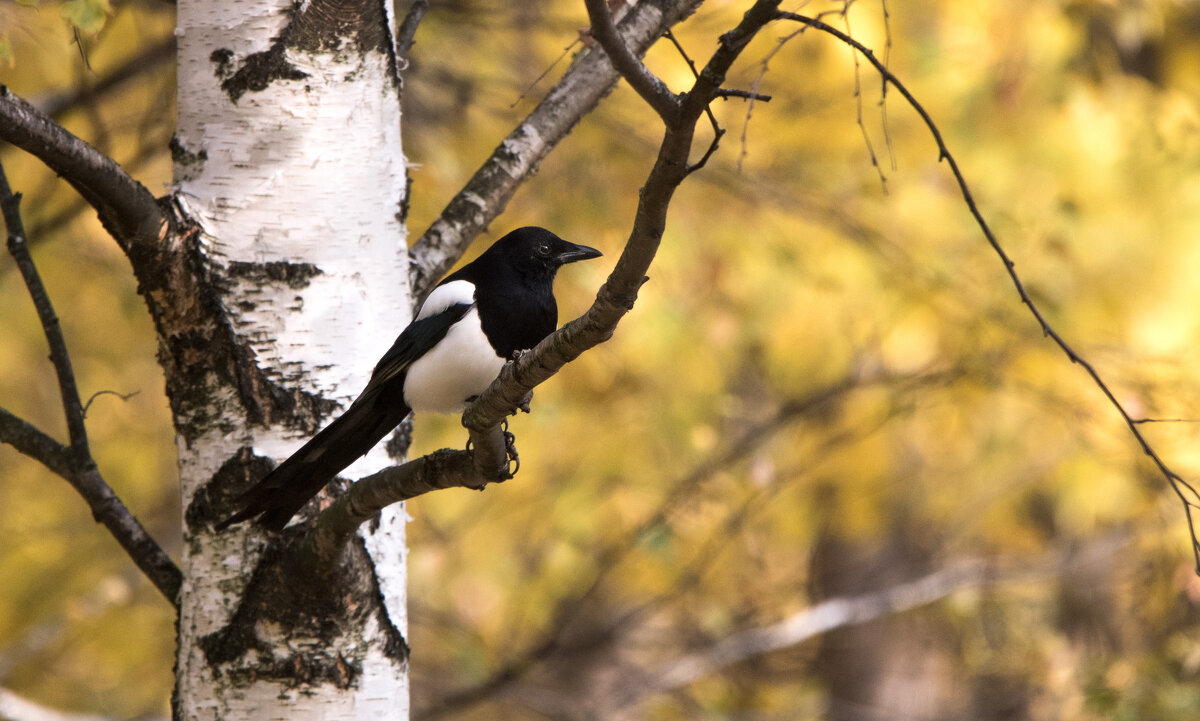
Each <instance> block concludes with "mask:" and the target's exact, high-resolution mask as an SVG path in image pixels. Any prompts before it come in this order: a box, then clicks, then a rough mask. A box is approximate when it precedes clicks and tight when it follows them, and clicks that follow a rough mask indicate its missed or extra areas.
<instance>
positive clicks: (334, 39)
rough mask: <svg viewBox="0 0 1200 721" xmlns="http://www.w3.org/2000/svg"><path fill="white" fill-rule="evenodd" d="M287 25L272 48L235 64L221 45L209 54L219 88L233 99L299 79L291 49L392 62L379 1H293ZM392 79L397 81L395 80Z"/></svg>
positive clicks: (392, 53)
mask: <svg viewBox="0 0 1200 721" xmlns="http://www.w3.org/2000/svg"><path fill="white" fill-rule="evenodd" d="M288 17H289V19H288V23H287V25H286V26H285V27H284V29H283V31H282V32H280V33H279V36H278V37H275V38H273V39H272V42H271V46H270V47H269V48H268V49H266V50H264V51H261V52H257V53H252V54H250V55H247V56H246V57H245V58H243V59H242V61H241V62H240V63H237V67H236V69H235V68H234V65H235V63H234V62H233V53H232V52H230V51H228V50H226V49H224V48H221V49H219V50H216V51H214V52H213V54H212V55H210V56H209V60H211V61H212V62H213V63H214V64H215V65H216V73H217V77H219V78H223V80H222V82H221V88H222V89H223V90H224V91H225V93H226V94H227V95H228V96H229V99H230V100H232V101H233V102H234V103H236V102H237V101H238V99H240V98H241V97H242V95H244V94H246V93H247V92H258V91H261V90H266V89H267V88H268V87H270V86H271V84H272V83H274V82H275V81H277V80H303V79H305V78H307V77H308V74H307V73H305V72H304V71H302V70H300V69H299V68H297V67H296V66H295V65H293V64H292V63H291V62H289V61H288V59H287V54H288V52H289V51H295V52H304V53H308V54H318V53H334V54H340V53H345V52H347V50H348V48H351V47H352V48H354V50H355V51H356V52H358V53H359V54H360V55H366V54H368V53H372V52H378V53H383V54H385V55H387V56H388V57H389V62H390V64H391V66H393V67H394V66H395V59H394V58H393V57H392V56H393V55H394V50H393V48H392V47H391V35H390V30H389V28H388V25H387V15H386V14H385V12H384V9H383V5H382V3H380V2H379V1H378V0H311V2H305V3H301V2H296V3H294V4H293V5H292V7H291V9H290V10H289V11H288ZM393 82H395V79H394V78H393Z"/></svg>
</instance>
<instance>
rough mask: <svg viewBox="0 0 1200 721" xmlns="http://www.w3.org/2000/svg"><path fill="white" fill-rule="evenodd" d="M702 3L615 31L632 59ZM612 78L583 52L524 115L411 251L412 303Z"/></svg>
mask: <svg viewBox="0 0 1200 721" xmlns="http://www.w3.org/2000/svg"><path fill="white" fill-rule="evenodd" d="M700 1H701V0H643V1H642V2H639V3H637V4H636V5H634V6H633V7H631V8H630V9H629V11H628V12H627V13H626V14H625V16H624V17H623V18H622V19H621V22H620V23H619V24H618V25H617V30H618V32H619V33H620V34H621V37H622V38H624V41H625V43H626V44H627V46H628V48H629V49H630V51H631V52H633V53H637V54H642V53H645V52H646V50H647V49H648V48H649V47H650V46H651V45H653V44H654V42H655V41H656V40H658V38H659V37H660V36H661V35H662V34H663V32H664V31H665V30H667V28H669V27H671V26H672V25H674V24H675V23H677V22H679V21H680V20H682V19H683V18H685V17H687V16H688V15H689V14H691V12H692V11H693V10H694V9H695V7H696V6H697V5H698V4H699V3H700ZM618 77H619V76H618V74H617V72H616V71H615V70H614V69H613V66H612V63H611V62H610V61H609V59H608V56H607V55H606V54H605V53H604V51H603V50H601V49H600V48H598V47H595V48H586V49H585V50H583V51H582V52H580V54H579V55H578V56H576V57H575V60H574V61H573V62H572V63H571V67H570V68H569V69H568V70H567V71H566V72H565V73H564V74H563V76H562V78H561V79H560V80H559V81H558V82H557V83H556V84H555V85H554V87H553V88H551V89H550V91H549V92H547V93H546V97H545V98H543V99H542V101H541V102H540V103H538V105H537V107H535V108H534V109H533V111H532V112H530V113H529V115H528V116H527V117H526V118H525V119H524V120H523V121H521V123H520V124H519V125H517V127H516V128H515V129H514V130H513V131H512V132H511V133H509V134H508V136H507V137H506V138H505V139H504V140H503V141H502V142H501V143H500V145H499V147H497V148H496V150H495V151H493V152H492V155H491V157H489V158H488V159H487V160H486V161H485V162H484V164H483V165H482V166H480V168H479V170H477V171H475V174H474V175H473V176H472V177H471V179H470V180H469V181H467V184H466V185H465V186H463V189H462V190H461V191H459V193H458V194H457V195H455V196H454V198H453V199H451V201H450V202H449V204H447V205H446V207H445V208H444V209H443V210H442V212H441V214H440V215H439V216H438V218H437V220H435V221H434V222H433V224H432V225H430V226H429V228H428V229H427V230H426V231H425V232H424V233H422V234H421V237H420V238H419V239H418V240H417V241H416V242H415V243H413V245H412V247H411V248H410V249H409V257H410V263H411V272H410V279H411V282H412V288H413V297H414V298H416V299H418V300H420V299H423V298H424V297H425V295H426V294H427V293H428V292H429V290H430V289H431V288H432V287H433V284H434V283H436V282H437V281H438V279H440V278H441V277H442V276H443V275H445V274H446V271H448V270H449V269H450V266H452V265H454V262H455V261H456V260H458V258H459V257H460V256H461V255H462V254H463V251H465V250H466V249H467V246H469V245H470V244H471V241H473V240H474V239H475V236H476V235H478V234H479V233H480V232H481V231H482V230H483V229H484V228H486V227H487V225H488V223H490V222H491V221H492V220H493V219H494V218H496V217H497V216H498V215H500V213H501V212H503V210H504V208H505V206H506V205H507V204H508V201H509V199H510V198H511V197H512V195H513V193H515V192H516V190H517V188H518V187H519V186H520V185H521V183H523V182H524V181H525V180H526V179H527V178H528V177H529V175H530V174H532V173H533V172H534V171H535V170H536V169H537V166H538V163H540V162H541V161H542V159H543V158H545V157H546V155H547V154H548V153H549V152H550V151H551V150H553V149H554V146H555V145H557V144H558V142H559V141H560V140H562V139H563V138H564V137H566V134H567V133H568V132H570V130H571V128H573V127H574V126H575V124H576V123H577V122H579V119H580V118H582V117H583V116H584V115H586V114H587V113H588V112H590V111H591V110H592V108H594V107H595V106H596V103H598V102H600V99H601V98H602V97H604V95H605V94H607V93H608V92H609V90H611V89H612V87H613V85H614V84H615V83H616V82H617V78H618Z"/></svg>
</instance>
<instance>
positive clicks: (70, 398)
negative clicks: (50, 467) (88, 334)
mask: <svg viewBox="0 0 1200 721" xmlns="http://www.w3.org/2000/svg"><path fill="white" fill-rule="evenodd" d="M20 206H21V194H20V193H13V192H12V189H11V188H9V186H8V176H7V175H6V174H5V173H4V166H3V165H0V211H2V212H3V215H4V225H5V227H6V228H7V229H8V252H9V254H10V255H12V257H13V260H15V261H16V262H17V269H18V270H20V271H21V278H22V279H24V281H25V287H26V288H28V289H29V296H30V297H31V298H32V299H33V306H34V308H35V309H36V310H37V315H38V320H39V321H40V322H41V324H42V330H43V331H44V333H45V335H46V342H47V343H48V344H49V346H50V362H51V363H52V364H53V365H54V372H55V373H56V374H57V375H58V389H59V394H60V395H61V396H62V405H63V413H64V414H65V415H66V417H67V434H68V435H69V437H70V439H71V448H70V450H71V452H72V453H74V454H75V455H76V456H77V457H78V458H84V457H87V456H89V455H90V454H91V451H90V450H89V449H88V439H87V427H86V426H85V425H84V422H83V404H81V403H80V401H79V389H78V388H77V387H76V384H75V371H74V370H72V368H71V356H70V354H69V353H68V352H67V343H66V340H65V339H64V338H63V333H62V326H61V325H60V324H59V322H58V315H57V314H56V313H55V312H54V306H53V305H52V304H51V303H50V296H49V294H47V293H46V286H45V285H43V284H42V278H41V276H40V275H39V274H38V272H37V267H36V266H35V265H34V264H33V256H31V255H30V254H29V246H28V243H27V242H26V237H25V224H24V223H23V222H22V221H21V209H20Z"/></svg>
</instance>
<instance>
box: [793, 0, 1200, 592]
mask: <svg viewBox="0 0 1200 721" xmlns="http://www.w3.org/2000/svg"><path fill="white" fill-rule="evenodd" d="M778 17H779V18H780V19H783V20H792V21H795V22H799V23H803V24H804V25H806V26H809V27H812V28H815V29H817V30H820V31H821V32H824V33H827V34H829V35H832V36H833V37H835V38H837V39H838V40H840V41H841V42H843V43H845V44H847V45H849V46H851V47H852V48H854V49H855V50H856V51H858V52H859V53H860V54H861V55H862V56H863V57H865V58H866V59H867V60H868V61H869V62H870V63H871V64H872V65H874V66H875V69H876V71H878V72H879V74H880V75H881V76H882V77H883V78H884V80H885V81H886V82H888V83H890V84H891V85H892V87H894V88H896V90H897V92H899V93H900V94H901V95H902V96H904V99H905V101H906V102H908V104H909V105H910V106H911V107H912V108H913V110H914V111H916V113H917V115H919V116H920V117H921V120H922V121H923V122H924V123H925V126H926V127H927V128H928V129H929V132H930V134H931V135H932V136H933V140H934V142H935V143H936V144H937V148H938V159H939V160H945V161H946V163H947V164H948V165H949V166H950V172H951V173H952V174H953V175H954V180H955V182H956V183H957V185H958V188H959V190H960V191H961V192H962V196H963V200H964V201H965V202H966V204H967V209H968V210H969V211H970V213H971V216H972V217H973V218H974V219H975V224H976V225H978V226H979V229H980V231H982V232H983V235H984V237H985V238H986V239H987V242H988V245H990V246H991V247H992V250H993V251H995V253H996V255H997V256H999V257H1000V260H1001V261H1002V262H1003V263H1004V268H1005V270H1006V271H1007V272H1008V276H1009V279H1010V280H1011V281H1012V284H1013V286H1014V287H1015V288H1016V290H1017V294H1018V295H1019V296H1020V298H1021V302H1022V303H1023V304H1024V305H1025V306H1026V307H1027V308H1028V309H1029V312H1030V314H1032V315H1033V317H1034V320H1036V321H1037V324H1038V326H1039V328H1040V329H1041V331H1042V335H1043V336H1046V337H1048V338H1050V339H1051V340H1052V341H1054V344H1055V345H1057V346H1058V347H1059V348H1060V349H1061V350H1062V352H1063V353H1064V354H1065V355H1066V356H1067V358H1068V359H1069V360H1070V361H1071V362H1072V363H1075V364H1077V365H1079V366H1080V367H1081V368H1083V369H1084V371H1085V372H1086V373H1087V374H1088V376H1090V377H1091V379H1092V381H1093V383H1095V385H1096V387H1098V388H1099V389H1100V391H1101V392H1102V393H1103V394H1104V397H1105V398H1107V399H1108V402H1109V404H1110V405H1112V407H1113V408H1115V409H1116V410H1117V413H1119V414H1120V416H1121V419H1122V420H1123V421H1124V422H1125V425H1126V427H1128V428H1129V432H1130V433H1132V434H1133V437H1134V439H1136V440H1137V442H1138V445H1139V446H1140V447H1141V449H1142V452H1143V453H1144V454H1146V456H1148V457H1149V458H1150V460H1151V462H1152V463H1153V464H1154V466H1155V467H1156V468H1157V469H1158V471H1159V473H1161V474H1162V476H1163V477H1164V478H1165V479H1166V480H1167V482H1168V483H1169V484H1170V486H1171V490H1172V491H1174V492H1175V495H1176V496H1177V497H1178V498H1179V500H1180V502H1181V503H1182V504H1183V509H1184V515H1185V518H1186V520H1187V525H1188V532H1189V535H1190V536H1191V542H1192V557H1193V559H1194V560H1195V571H1196V573H1197V575H1200V538H1197V535H1196V519H1195V518H1194V515H1193V514H1194V512H1195V511H1197V510H1200V493H1198V492H1197V490H1196V488H1195V487H1194V486H1193V485H1192V484H1190V483H1188V482H1187V481H1186V480H1184V479H1183V477H1182V476H1180V475H1179V474H1178V473H1176V472H1175V471H1173V470H1172V469H1171V468H1170V467H1168V466H1167V464H1166V462H1164V461H1163V459H1162V458H1161V457H1160V456H1159V455H1158V452H1157V451H1155V450H1154V448H1153V446H1151V445H1150V442H1149V441H1148V440H1147V439H1146V437H1145V436H1144V435H1143V434H1142V432H1141V430H1140V429H1139V428H1138V420H1137V419H1135V418H1134V417H1133V416H1131V415H1130V414H1129V411H1127V410H1126V409H1125V406H1124V405H1123V404H1122V403H1121V401H1119V400H1117V397H1116V395H1115V394H1114V393H1113V391H1112V389H1111V388H1110V387H1109V386H1108V383H1107V382H1105V380H1104V379H1103V377H1101V375H1100V373H1099V371H1097V370H1096V368H1095V366H1093V365H1092V364H1091V363H1090V362H1088V361H1087V360H1086V359H1085V358H1084V357H1083V356H1081V355H1080V354H1079V353H1078V352H1076V351H1075V349H1074V348H1072V347H1071V346H1070V345H1069V344H1068V343H1067V341H1066V340H1065V339H1064V338H1063V337H1062V336H1061V335H1059V333H1058V331H1057V330H1055V329H1054V327H1053V326H1051V325H1050V323H1049V321H1047V320H1046V318H1045V316H1044V315H1042V311H1041V309H1039V308H1038V306H1037V304H1036V303H1034V301H1033V298H1032V297H1031V296H1030V295H1029V292H1028V290H1026V288H1025V283H1024V282H1023V281H1022V280H1021V278H1020V276H1019V275H1018V274H1017V271H1016V264H1015V263H1013V261H1012V259H1011V258H1009V256H1008V253H1007V252H1005V250H1004V248H1003V247H1002V246H1001V245H1000V241H999V240H998V239H997V238H996V235H995V234H994V233H993V232H992V229H991V226H989V225H988V223H987V221H986V220H984V218H983V214H982V212H981V211H980V210H979V206H978V205H977V204H976V203H975V198H974V196H973V195H972V194H971V190H970V188H969V186H968V185H967V180H966V178H965V177H964V176H963V174H962V170H961V169H960V168H959V167H958V162H957V161H956V160H955V159H954V156H953V155H952V154H951V153H950V149H949V148H948V147H947V146H946V142H945V140H944V139H943V138H942V133H941V131H940V130H939V129H938V127H937V125H936V124H935V123H934V122H933V118H932V117H931V116H930V115H929V113H928V111H926V110H925V107H924V106H922V105H921V103H919V102H918V101H917V99H916V97H914V96H913V94H912V93H911V92H909V90H908V88H907V87H906V86H905V85H904V84H903V83H902V82H900V79H899V78H897V77H896V76H895V75H894V74H893V73H892V72H891V71H890V70H889V69H888V67H887V66H886V65H885V64H884V63H882V62H881V61H880V60H879V59H878V58H876V57H875V54H874V52H872V51H871V49H870V48H868V47H866V46H865V45H863V44H862V43H860V42H858V41H857V40H855V39H854V38H852V37H850V36H849V35H847V34H845V33H843V32H842V31H840V30H838V29H837V28H835V27H832V26H830V25H827V24H826V23H824V22H822V21H820V20H817V19H815V18H810V17H807V16H804V15H797V14H796V13H789V12H780V13H778Z"/></svg>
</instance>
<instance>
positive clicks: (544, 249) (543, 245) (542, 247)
mask: <svg viewBox="0 0 1200 721" xmlns="http://www.w3.org/2000/svg"><path fill="white" fill-rule="evenodd" d="M537 254H538V255H550V243H549V241H545V240H543V241H542V242H540V243H538V245H537Z"/></svg>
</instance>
